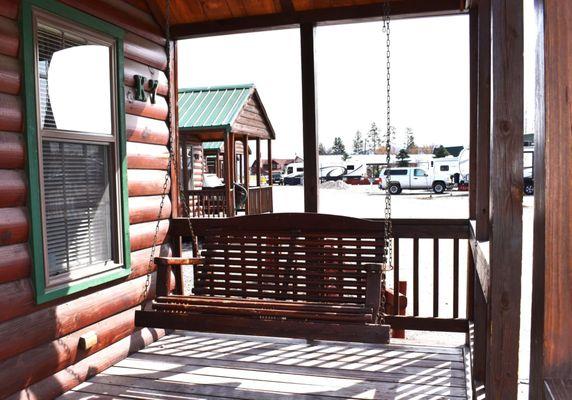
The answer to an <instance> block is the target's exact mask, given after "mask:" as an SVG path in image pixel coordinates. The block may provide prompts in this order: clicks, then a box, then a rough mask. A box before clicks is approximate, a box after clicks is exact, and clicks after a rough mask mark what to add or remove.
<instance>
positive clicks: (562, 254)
mask: <svg viewBox="0 0 572 400" xmlns="http://www.w3.org/2000/svg"><path fill="white" fill-rule="evenodd" d="M534 6H535V14H536V18H535V19H536V33H537V38H536V39H537V44H536V74H537V75H536V95H535V99H536V110H537V111H536V129H535V137H534V143H535V154H534V192H535V196H534V256H533V276H532V279H533V280H532V282H533V289H532V313H531V314H532V326H531V334H532V342H531V352H530V368H531V369H530V392H529V393H530V394H529V395H530V399H540V398H543V396H542V392H543V390H544V382H545V381H546V383H547V384H548V385H549V386H551V385H552V384H553V383H554V381H553V380H554V379H557V380H558V379H566V380H567V381H568V382H569V381H570V380H572V358H571V357H570V354H572V336H571V332H572V318H570V304H572V291H571V290H570V288H571V287H572V272H571V271H572V236H571V235H570V219H571V217H570V216H571V215H572V196H570V184H569V179H570V173H571V171H572V161H571V160H570V148H571V146H572V129H571V128H570V121H571V120H572V111H571V109H570V87H571V86H572V31H571V25H570V21H571V19H572V4H571V3H570V2H569V1H566V2H560V1H558V2H557V1H549V0H544V1H543V0H535V1H534ZM551 389H552V390H554V389H555V388H554V387H551ZM561 396H562V398H566V397H565V396H570V394H569V393H568V394H566V393H562V394H561Z"/></svg>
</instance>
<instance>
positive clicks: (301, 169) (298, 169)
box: [296, 167, 304, 172]
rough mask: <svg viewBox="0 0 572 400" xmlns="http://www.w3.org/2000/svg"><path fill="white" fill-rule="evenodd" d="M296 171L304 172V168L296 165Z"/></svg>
mask: <svg viewBox="0 0 572 400" xmlns="http://www.w3.org/2000/svg"><path fill="white" fill-rule="evenodd" d="M296 172H304V168H302V167H298V168H296Z"/></svg>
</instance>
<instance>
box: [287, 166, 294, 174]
mask: <svg viewBox="0 0 572 400" xmlns="http://www.w3.org/2000/svg"><path fill="white" fill-rule="evenodd" d="M292 172H294V168H293V167H288V170H287V172H286V174H288V175H290V174H291V173H292Z"/></svg>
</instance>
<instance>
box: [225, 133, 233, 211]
mask: <svg viewBox="0 0 572 400" xmlns="http://www.w3.org/2000/svg"><path fill="white" fill-rule="evenodd" d="M230 148H231V139H230V132H227V133H225V135H224V153H223V155H222V158H223V164H224V187H225V191H226V214H227V216H229V217H230V216H233V215H234V214H233V204H234V201H233V199H232V182H231V179H230V177H231V176H232V175H231V174H232V168H231V164H232V163H231V161H230V160H231V158H230V156H231V154H230Z"/></svg>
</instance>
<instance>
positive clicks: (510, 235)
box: [478, 0, 562, 399]
mask: <svg viewBox="0 0 572 400" xmlns="http://www.w3.org/2000/svg"><path fill="white" fill-rule="evenodd" d="M491 4H492V27H493V30H492V35H493V36H492V37H493V41H492V43H493V49H492V54H493V59H492V65H493V68H492V82H493V88H492V89H493V90H492V136H491V147H490V148H491V159H490V161H491V170H492V171H494V173H495V179H494V180H493V181H492V182H491V185H492V186H491V191H490V193H491V202H490V213H491V222H492V230H491V235H490V267H491V279H490V282H491V288H490V296H489V297H490V328H489V338H488V340H489V342H488V349H487V353H488V354H487V355H488V360H487V361H488V363H487V364H488V368H487V378H486V391H487V398H490V399H516V398H517V393H518V349H519V335H518V333H519V328H520V297H521V296H520V291H521V270H522V187H523V178H522V177H523V169H522V164H523V153H522V150H523V149H522V147H523V138H522V136H523V107H524V102H523V78H524V76H523V75H524V60H523V51H524V40H523V38H524V29H523V2H522V0H502V1H501V0H498V1H494V2H492V3H491ZM478 190H480V187H478ZM559 301H561V300H559ZM558 351H562V350H561V349H559V350H558Z"/></svg>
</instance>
